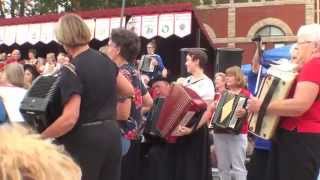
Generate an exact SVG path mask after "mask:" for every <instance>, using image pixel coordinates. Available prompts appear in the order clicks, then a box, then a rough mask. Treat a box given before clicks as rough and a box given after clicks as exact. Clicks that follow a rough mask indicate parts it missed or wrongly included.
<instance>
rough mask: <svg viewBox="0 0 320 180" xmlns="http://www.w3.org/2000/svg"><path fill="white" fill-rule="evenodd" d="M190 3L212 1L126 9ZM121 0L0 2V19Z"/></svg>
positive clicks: (143, 1) (133, 1) (136, 1)
mask: <svg viewBox="0 0 320 180" xmlns="http://www.w3.org/2000/svg"><path fill="white" fill-rule="evenodd" d="M179 2H192V3H193V4H194V5H199V4H201V2H203V3H204V4H211V3H212V0H126V7H130V6H146V5H154V4H173V3H179ZM121 5H122V0H9V1H0V18H4V17H16V16H32V15H39V14H46V13H59V12H64V11H79V10H92V9H102V8H114V7H121Z"/></svg>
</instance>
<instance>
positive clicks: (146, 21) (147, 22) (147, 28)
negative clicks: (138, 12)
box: [141, 15, 158, 39]
mask: <svg viewBox="0 0 320 180" xmlns="http://www.w3.org/2000/svg"><path fill="white" fill-rule="evenodd" d="M157 35H158V15H151V16H142V32H141V36H143V37H145V38H147V39H151V38H153V37H155V36H157Z"/></svg>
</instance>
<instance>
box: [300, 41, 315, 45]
mask: <svg viewBox="0 0 320 180" xmlns="http://www.w3.org/2000/svg"><path fill="white" fill-rule="evenodd" d="M309 43H312V41H302V42H297V44H298V45H302V44H309Z"/></svg>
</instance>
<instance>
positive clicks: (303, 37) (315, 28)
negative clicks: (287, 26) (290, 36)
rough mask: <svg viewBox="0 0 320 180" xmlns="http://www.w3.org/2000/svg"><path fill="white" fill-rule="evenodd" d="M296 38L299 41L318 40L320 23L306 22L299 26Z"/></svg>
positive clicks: (319, 38)
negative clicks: (306, 23)
mask: <svg viewBox="0 0 320 180" xmlns="http://www.w3.org/2000/svg"><path fill="white" fill-rule="evenodd" d="M297 38H298V40H300V41H310V42H320V25H319V24H308V25H303V26H301V27H300V28H299V30H298V33H297Z"/></svg>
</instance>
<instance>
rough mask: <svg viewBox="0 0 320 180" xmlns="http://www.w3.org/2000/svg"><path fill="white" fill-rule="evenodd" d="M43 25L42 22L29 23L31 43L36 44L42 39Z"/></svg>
mask: <svg viewBox="0 0 320 180" xmlns="http://www.w3.org/2000/svg"><path fill="white" fill-rule="evenodd" d="M40 36H41V26H40V24H29V40H28V42H29V43H30V44H36V43H38V42H39V41H40Z"/></svg>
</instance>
